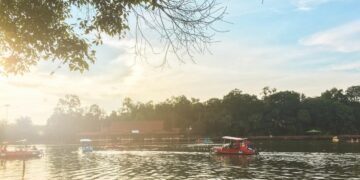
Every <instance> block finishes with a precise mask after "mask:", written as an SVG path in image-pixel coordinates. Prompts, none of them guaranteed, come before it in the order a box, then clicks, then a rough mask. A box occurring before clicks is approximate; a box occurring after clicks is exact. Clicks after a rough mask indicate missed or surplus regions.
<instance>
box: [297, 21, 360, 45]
mask: <svg viewBox="0 0 360 180" xmlns="http://www.w3.org/2000/svg"><path fill="white" fill-rule="evenodd" d="M300 43H301V44H302V45H305V46H319V47H322V48H325V49H330V50H335V51H339V52H358V51H360V20H357V21H353V22H350V23H347V24H344V25H341V26H338V27H335V28H332V29H329V30H326V31H323V32H319V33H316V34H313V35H311V36H309V37H306V38H305V39H302V40H300Z"/></svg>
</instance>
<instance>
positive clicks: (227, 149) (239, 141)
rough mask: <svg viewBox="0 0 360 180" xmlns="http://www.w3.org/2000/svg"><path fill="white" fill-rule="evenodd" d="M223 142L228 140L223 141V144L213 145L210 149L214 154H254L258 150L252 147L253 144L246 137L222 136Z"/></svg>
mask: <svg viewBox="0 0 360 180" xmlns="http://www.w3.org/2000/svg"><path fill="white" fill-rule="evenodd" d="M222 139H224V142H226V141H230V143H227V144H226V143H224V145H223V146H220V147H213V149H212V151H213V152H214V153H216V154H238V155H255V154H258V152H257V151H256V150H255V149H254V148H253V145H252V144H251V142H250V141H248V140H247V138H240V137H231V136H224V137H222Z"/></svg>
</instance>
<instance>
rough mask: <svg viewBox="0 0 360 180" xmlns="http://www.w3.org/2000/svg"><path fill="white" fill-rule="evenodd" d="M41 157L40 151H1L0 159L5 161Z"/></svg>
mask: <svg viewBox="0 0 360 180" xmlns="http://www.w3.org/2000/svg"><path fill="white" fill-rule="evenodd" d="M41 156H42V151H40V150H18V151H4V152H3V151H2V152H1V153H0V158H5V159H23V158H24V159H25V158H37V157H41Z"/></svg>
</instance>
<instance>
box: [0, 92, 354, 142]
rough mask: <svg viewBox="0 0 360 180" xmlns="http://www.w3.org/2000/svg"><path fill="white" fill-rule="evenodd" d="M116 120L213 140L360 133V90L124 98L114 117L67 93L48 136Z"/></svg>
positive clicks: (52, 118) (22, 123)
mask: <svg viewBox="0 0 360 180" xmlns="http://www.w3.org/2000/svg"><path fill="white" fill-rule="evenodd" d="M112 121H163V122H164V128H165V129H167V130H171V129H174V128H178V129H180V131H181V132H182V133H188V131H190V130H191V133H192V134H197V135H200V136H208V137H209V136H210V137H215V136H222V135H232V136H268V135H306V134H308V131H311V130H316V131H319V132H320V133H321V134H325V135H337V134H358V133H360V86H351V87H349V88H347V89H346V90H343V89H337V88H333V89H330V90H326V91H325V92H323V93H321V95H320V96H317V97H306V96H305V95H304V94H302V93H298V92H295V91H277V90H276V89H271V88H269V87H265V88H263V90H262V96H261V97H258V96H256V95H251V94H247V93H244V92H242V91H241V90H239V89H234V90H232V91H230V92H229V93H228V94H226V95H225V96H224V97H222V98H211V99H208V100H206V101H203V102H201V101H200V100H199V99H196V98H187V97H186V96H176V97H171V98H168V99H166V100H165V101H162V102H158V103H154V102H153V101H149V102H146V103H143V102H135V101H133V100H132V99H130V98H125V99H124V100H123V104H122V106H121V107H119V109H118V110H114V111H112V112H111V113H109V114H107V113H106V112H105V111H104V110H103V109H102V108H101V107H100V106H99V105H96V104H93V105H91V106H88V107H84V106H82V105H81V100H80V98H79V97H78V96H76V95H66V96H65V97H64V98H60V99H59V101H58V103H57V105H56V107H55V108H54V112H53V114H52V115H51V116H50V117H49V119H48V121H47V125H46V128H45V133H46V134H47V136H46V137H47V138H52V139H54V138H61V139H71V138H74V136H75V135H76V134H78V133H80V132H96V131H99V130H100V129H101V127H102V126H107V125H109V124H110V122H112ZM17 124H18V126H19V127H25V126H26V127H30V126H31V120H30V122H29V120H28V119H26V118H24V117H23V118H20V119H18V120H17ZM18 129H21V128H18ZM27 129H29V128H27ZM30 129H31V128H30ZM0 136H1V134H0Z"/></svg>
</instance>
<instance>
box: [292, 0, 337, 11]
mask: <svg viewBox="0 0 360 180" xmlns="http://www.w3.org/2000/svg"><path fill="white" fill-rule="evenodd" d="M330 1H331V0H294V1H293V4H294V5H295V6H296V8H297V9H298V10H300V11H309V10H312V9H313V8H315V7H316V6H319V5H321V4H325V3H327V2H330Z"/></svg>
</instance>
